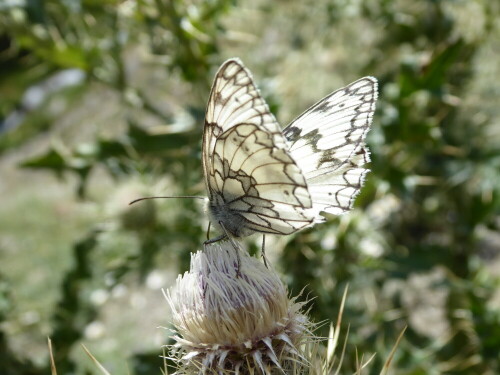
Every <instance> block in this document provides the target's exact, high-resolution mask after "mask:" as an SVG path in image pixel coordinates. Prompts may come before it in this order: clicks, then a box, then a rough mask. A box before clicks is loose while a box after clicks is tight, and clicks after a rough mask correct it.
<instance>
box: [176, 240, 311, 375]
mask: <svg viewBox="0 0 500 375" xmlns="http://www.w3.org/2000/svg"><path fill="white" fill-rule="evenodd" d="M238 254H239V255H238ZM167 299H168V302H169V304H170V306H171V309H172V312H173V324H174V326H175V329H176V331H177V334H178V335H176V336H175V337H174V339H175V341H176V343H175V344H174V345H171V346H170V349H171V355H172V357H173V358H174V360H175V361H176V363H177V365H178V369H177V373H178V374H197V373H210V374H211V373H217V374H254V373H255V374H259V373H261V374H270V373H272V372H274V371H273V370H275V369H277V370H281V371H287V370H288V369H292V368H293V369H295V370H296V369H297V367H301V366H303V365H305V359H304V357H303V355H302V354H301V348H302V347H303V344H304V342H305V340H306V339H307V337H309V336H310V335H311V333H310V330H309V328H310V327H311V324H310V322H309V320H308V319H307V317H306V316H305V315H304V314H303V313H302V312H301V308H302V306H303V303H298V302H296V301H295V299H289V298H288V292H287V289H286V287H285V286H284V285H283V283H282V282H281V280H280V279H279V277H278V275H277V274H276V273H275V272H274V271H273V270H271V269H268V268H266V267H265V266H264V265H263V264H262V263H261V262H260V261H259V260H258V259H255V258H252V257H250V256H249V255H248V254H247V253H246V252H244V251H241V250H236V249H234V248H233V245H232V244H230V243H229V242H223V243H215V244H210V245H207V246H206V248H205V250H204V251H199V252H197V253H196V254H193V255H192V257H191V267H190V271H189V272H186V273H185V274H184V275H183V276H179V277H178V278H177V281H176V285H175V287H174V288H173V289H171V290H169V291H168V293H167ZM281 371H280V372H281ZM293 372H294V373H297V372H296V371H293Z"/></svg>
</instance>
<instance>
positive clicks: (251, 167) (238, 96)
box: [202, 59, 377, 241]
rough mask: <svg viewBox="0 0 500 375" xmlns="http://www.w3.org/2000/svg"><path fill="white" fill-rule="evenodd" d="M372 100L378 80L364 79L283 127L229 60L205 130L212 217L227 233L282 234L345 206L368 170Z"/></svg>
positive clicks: (237, 63)
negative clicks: (368, 137) (368, 136)
mask: <svg viewBox="0 0 500 375" xmlns="http://www.w3.org/2000/svg"><path fill="white" fill-rule="evenodd" d="M376 100H377V80H376V79H375V78H373V77H365V78H361V79H359V80H357V81H356V82H353V83H351V84H350V85H348V86H346V87H344V88H341V89H339V90H337V91H334V92H333V93H331V94H330V95H328V96H327V97H325V98H323V99H322V100H320V101H319V102H318V103H317V104H315V105H313V106H312V107H311V108H309V109H308V110H307V111H305V112H304V113H303V114H302V115H300V116H299V117H298V118H297V119H295V120H294V121H292V123H291V124H290V125H288V126H287V127H286V128H285V129H284V130H283V131H282V130H281V129H280V126H279V125H278V122H277V121H276V119H275V118H274V116H273V114H272V113H271V112H270V111H269V108H268V106H267V104H266V102H265V101H264V99H263V98H262V96H261V95H260V93H259V90H258V89H257V87H256V86H255V84H254V82H253V79H252V75H251V73H250V71H249V70H248V69H247V68H245V66H244V65H243V63H242V62H241V61H240V60H239V59H230V60H227V61H226V62H225V63H224V64H222V66H221V67H220V68H219V71H218V72H217V74H216V76H215V79H214V83H213V85H212V90H211V93H210V97H209V100H208V105H207V110H206V115H205V126H204V132H203V146H202V162H203V170H204V175H205V184H206V188H207V192H208V200H207V205H206V210H207V212H208V214H209V217H210V221H211V222H212V223H213V224H218V225H219V226H221V227H222V230H223V232H224V233H226V234H229V235H230V236H232V237H245V236H248V235H250V234H252V233H255V232H258V233H264V234H267V233H268V234H283V235H285V234H291V233H294V232H296V231H298V230H301V229H303V228H305V227H308V226H311V225H312V224H313V223H317V222H322V221H324V218H323V216H321V215H320V212H322V211H324V212H329V213H332V214H336V215H339V214H342V213H344V212H346V211H348V210H350V209H351V207H352V204H353V202H354V198H355V197H356V195H357V194H358V193H359V190H360V189H361V186H362V185H363V181H364V177H365V174H366V173H367V172H368V170H367V169H365V168H363V165H364V164H365V163H367V162H368V161H369V151H368V149H367V148H366V146H365V143H364V140H365V136H366V133H367V132H368V130H369V128H370V124H371V122H372V118H373V113H374V111H375V101H376ZM221 237H224V236H221ZM221 237H219V238H217V239H214V240H213V241H215V240H218V239H220V238H221Z"/></svg>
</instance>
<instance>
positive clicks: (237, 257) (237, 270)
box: [219, 221, 241, 277]
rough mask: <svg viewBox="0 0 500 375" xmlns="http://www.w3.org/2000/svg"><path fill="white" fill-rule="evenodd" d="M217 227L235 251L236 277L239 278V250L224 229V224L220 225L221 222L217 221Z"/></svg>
mask: <svg viewBox="0 0 500 375" xmlns="http://www.w3.org/2000/svg"><path fill="white" fill-rule="evenodd" d="M219 225H220V227H221V228H222V230H223V231H224V237H223V238H227V239H228V240H229V242H231V245H233V248H234V251H236V262H237V266H236V277H240V276H241V273H240V267H241V258H240V250H239V248H238V245H237V244H236V242H234V239H233V238H232V237H231V236H230V235H229V234H228V233H227V231H226V228H225V227H224V224H222V221H219Z"/></svg>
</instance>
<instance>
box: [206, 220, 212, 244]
mask: <svg viewBox="0 0 500 375" xmlns="http://www.w3.org/2000/svg"><path fill="white" fill-rule="evenodd" d="M211 224H212V223H211V222H210V221H209V222H208V228H207V241H210V225H211Z"/></svg>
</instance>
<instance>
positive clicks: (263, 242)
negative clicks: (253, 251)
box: [260, 234, 269, 268]
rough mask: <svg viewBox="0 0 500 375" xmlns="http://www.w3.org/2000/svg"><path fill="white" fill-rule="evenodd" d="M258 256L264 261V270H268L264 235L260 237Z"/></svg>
mask: <svg viewBox="0 0 500 375" xmlns="http://www.w3.org/2000/svg"><path fill="white" fill-rule="evenodd" d="M260 256H261V257H262V259H264V265H265V266H266V268H269V267H268V265H267V258H266V235H265V234H264V235H262V249H261V251H260Z"/></svg>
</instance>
